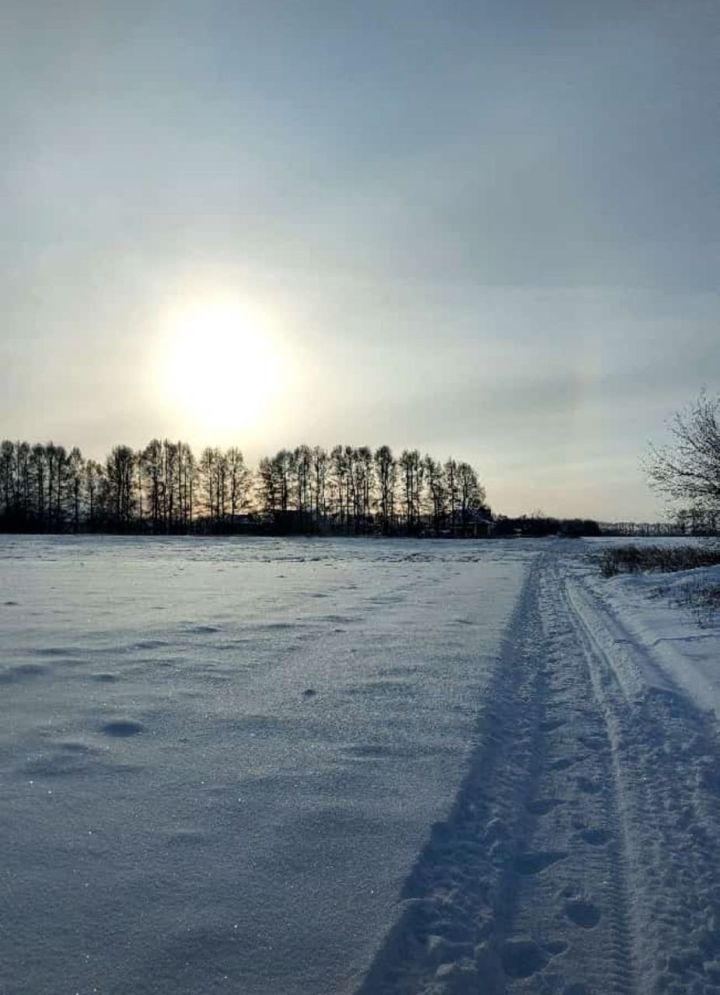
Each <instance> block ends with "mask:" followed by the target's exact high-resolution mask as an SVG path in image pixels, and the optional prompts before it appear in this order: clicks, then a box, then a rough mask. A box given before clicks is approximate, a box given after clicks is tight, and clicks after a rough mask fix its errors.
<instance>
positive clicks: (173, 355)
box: [160, 299, 283, 441]
mask: <svg viewBox="0 0 720 995" xmlns="http://www.w3.org/2000/svg"><path fill="white" fill-rule="evenodd" d="M160 363H161V366H162V370H163V373H162V380H163V383H164V387H165V393H166V396H167V400H168V401H169V402H170V404H171V405H172V406H173V408H175V409H176V410H177V411H179V412H181V413H182V415H183V420H185V421H191V422H192V424H193V425H194V426H195V427H197V428H199V429H201V430H203V431H204V432H207V433H215V435H216V436H217V438H218V440H219V441H220V440H221V438H222V436H224V435H226V434H228V433H231V432H235V431H238V430H243V429H244V430H248V429H251V428H252V427H253V426H254V425H255V424H256V423H257V422H259V420H260V419H261V418H262V417H263V416H264V415H266V413H267V411H268V409H269V407H270V406H271V405H272V402H273V400H274V399H275V398H277V396H278V395H279V393H280V391H281V387H282V382H283V362H282V353H281V350H280V347H279V345H278V344H277V342H276V341H274V339H273V337H272V336H271V335H270V333H269V332H268V330H267V329H266V328H265V327H264V325H263V320H262V318H261V317H259V316H258V315H255V314H253V313H252V311H251V310H250V309H249V308H248V307H247V306H243V305H241V304H240V303H238V302H236V301H234V300H226V299H221V300H203V301H199V302H197V303H195V304H193V305H191V306H186V307H184V308H183V309H182V310H180V311H178V312H177V313H176V314H174V315H173V316H172V318H171V319H170V320H169V321H168V322H167V326H166V332H165V335H164V337H163V344H162V353H161V357H160Z"/></svg>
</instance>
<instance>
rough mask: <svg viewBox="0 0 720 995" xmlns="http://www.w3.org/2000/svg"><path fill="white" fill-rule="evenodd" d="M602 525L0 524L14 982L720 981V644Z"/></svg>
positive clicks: (318, 992)
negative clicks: (296, 529) (589, 528)
mask: <svg viewBox="0 0 720 995" xmlns="http://www.w3.org/2000/svg"><path fill="white" fill-rule="evenodd" d="M591 548H593V547H592V546H591V544H587V543H582V542H576V543H572V542H565V541H547V542H523V541H517V540H510V541H507V542H489V543H487V542H486V543H483V542H478V543H455V544H453V543H446V542H438V543H435V542H422V543H421V542H418V543H415V542H405V541H402V542H396V543H392V542H382V541H348V542H326V541H309V540H307V541H267V540H254V541H244V542H237V541H227V542H225V541H208V542H205V541H190V540H167V541H157V542H148V541H144V542H143V541H138V540H134V539H106V540H98V539H79V540H74V539H67V538H66V539H40V538H4V539H1V540H0V558H1V559H0V585H2V586H1V587H0V625H1V626H2V649H1V650H0V693H1V694H2V724H1V725H0V774H1V776H2V798H3V804H2V807H1V808H0V848H1V850H0V852H2V855H3V857H2V860H3V863H2V867H3V872H2V879H1V880H2V889H0V924H1V928H0V991H2V993H3V995H5V993H7V995H63V993H65V992H68V993H70V995H74V993H80V995H89V993H92V992H101V993H104V995H129V993H132V995H149V993H153V995H206V993H208V995H210V993H213V992H216V991H223V992H232V993H234V995H240V993H242V995H260V993H262V995H270V993H273V995H286V993H287V995H290V993H293V995H294V993H301V992H302V993H304V995H326V993H327V995H329V993H356V995H385V993H387V995H401V993H405V995H410V993H418V995H420V993H424V995H469V993H473V995H480V993H489V995H500V993H509V995H511V993H515V992H518V993H520V992H533V993H539V995H543V993H547V995H550V993H558V995H591V993H592V995H606V993H619V995H622V993H625V995H646V993H647V995H650V993H656V992H657V993H660V992H668V993H675V995H681V993H682V995H711V993H720V866H718V860H717V855H718V853H719V852H720V849H719V845H720V749H719V747H718V741H717V716H716V711H717V708H718V702H719V701H720V691H719V690H718V689H719V687H720V684H719V682H718V681H717V679H716V675H715V665H716V666H717V667H718V668H720V637H719V636H718V633H717V632H715V631H713V630H711V629H700V628H699V627H698V626H697V624H696V622H695V620H694V618H693V616H692V613H690V612H688V611H686V610H684V609H682V608H680V607H678V606H675V605H673V604H672V603H671V602H670V601H669V600H668V599H667V598H664V597H663V598H658V597H653V598H649V597H648V596H647V593H648V592H647V590H646V588H647V583H646V582H644V581H643V580H642V579H638V578H631V579H625V578H615V579H613V580H612V581H604V580H602V579H601V578H599V577H597V576H596V575H595V574H594V572H593V570H592V567H591V565H590V564H589V563H588V561H587V559H586V554H587V552H588V550H589V549H591ZM676 583H680V581H676ZM713 709H715V711H713Z"/></svg>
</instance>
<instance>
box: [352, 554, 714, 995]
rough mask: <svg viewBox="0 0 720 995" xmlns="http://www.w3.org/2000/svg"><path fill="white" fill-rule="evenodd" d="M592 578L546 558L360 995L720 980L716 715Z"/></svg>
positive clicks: (572, 564) (636, 992) (687, 986)
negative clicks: (451, 793)
mask: <svg viewBox="0 0 720 995" xmlns="http://www.w3.org/2000/svg"><path fill="white" fill-rule="evenodd" d="M586 574H587V568H586V567H585V568H579V567H578V563H577V560H576V559H574V558H573V557H567V556H564V555H554V554H548V553H545V554H543V555H541V556H539V557H538V559H537V560H536V561H535V563H534V564H533V567H532V569H531V572H530V577H529V579H528V583H527V585H526V587H525V589H524V592H523V595H522V598H521V600H520V603H519V604H518V607H517V609H516V612H515V616H514V618H513V620H512V623H511V625H510V627H509V630H508V639H507V641H506V643H505V650H504V653H503V660H502V664H501V666H499V667H498V668H497V670H496V676H495V681H494V684H493V687H492V689H491V693H490V694H489V695H488V698H487V701H488V704H487V706H486V707H485V708H484V710H483V712H482V719H481V729H482V733H481V742H480V744H479V746H478V748H477V750H476V752H475V754H474V757H473V758H472V761H471V764H470V768H469V771H468V774H467V776H466V778H465V781H464V782H463V785H462V787H461V789H460V791H459V794H458V797H457V800H456V802H455V805H454V807H453V811H452V813H451V815H450V818H449V819H448V820H447V821H446V822H445V823H444V824H443V825H440V826H436V827H435V829H434V832H433V836H432V838H431V840H430V842H429V843H428V845H427V846H426V848H425V849H424V851H423V852H422V854H421V855H420V857H419V859H418V861H417V863H416V866H415V869H414V871H413V873H412V875H411V876H410V877H409V878H408V880H407V882H406V884H405V888H404V894H403V897H404V899H405V900H406V905H405V909H404V912H403V915H402V917H401V918H400V920H399V921H398V923H397V924H396V926H395V928H394V929H393V931H392V932H391V934H390V935H389V937H388V939H387V941H386V943H385V945H384V947H383V948H382V950H381V951H380V952H379V954H378V955H377V957H376V959H375V963H374V966H373V968H372V970H371V971H370V972H369V974H368V976H367V977H366V979H365V983H364V984H363V985H362V986H361V987H360V989H359V991H360V993H362V995H371V993H373V995H374V993H378V995H381V993H399V992H408V993H409V992H417V993H420V992H422V993H427V995H430V993H432V995H441V993H447V995H450V993H463V995H464V993H471V992H472V993H478V992H482V993H491V995H496V993H502V992H508V993H511V992H534V993H548V995H549V993H562V995H590V993H598V995H599V993H610V992H615V993H623V995H640V993H643V995H645V993H648V995H650V993H656V992H673V993H676V995H680V993H683V995H701V993H706V995H709V993H715V992H720V865H719V863H718V854H719V853H720V847H719V845H720V749H719V747H718V739H717V727H716V724H715V721H714V719H712V718H711V717H710V714H709V713H705V712H703V711H702V710H699V709H698V708H696V707H694V706H693V705H692V704H691V703H690V701H689V700H688V699H686V698H684V697H683V696H682V695H681V694H680V693H679V691H678V690H677V688H676V687H675V686H674V685H673V683H672V682H671V680H670V679H669V677H668V675H667V673H666V672H665V671H664V670H663V669H662V668H661V666H660V660H659V658H658V659H653V658H652V656H651V654H650V653H649V652H648V651H647V649H646V648H642V647H641V646H640V645H639V644H638V642H637V641H636V640H634V639H632V638H631V637H630V636H629V634H628V632H627V630H625V629H623V627H622V625H621V624H620V622H619V620H618V619H617V618H616V617H613V616H612V615H611V614H610V613H609V612H608V610H607V606H606V604H605V603H604V602H603V601H602V600H600V599H599V597H598V595H597V593H596V590H593V588H595V589H596V588H597V585H596V584H593V583H592V582H591V583H588V582H587V578H586V576H585V575H586ZM719 662H720V660H719Z"/></svg>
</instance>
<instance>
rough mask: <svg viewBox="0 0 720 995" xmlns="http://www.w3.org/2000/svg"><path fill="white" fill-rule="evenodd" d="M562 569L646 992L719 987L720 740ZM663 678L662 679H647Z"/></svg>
mask: <svg viewBox="0 0 720 995" xmlns="http://www.w3.org/2000/svg"><path fill="white" fill-rule="evenodd" d="M555 569H556V583H557V585H558V587H559V588H562V590H563V592H564V595H563V596H564V597H565V598H566V599H567V601H568V604H569V605H570V606H571V609H572V611H571V612H569V613H568V614H569V617H571V618H572V619H573V625H574V628H575V631H576V633H577V636H578V639H579V641H580V642H581V644H582V645H583V649H584V653H585V657H586V662H587V667H588V673H589V675H590V678H591V682H592V686H593V693H594V696H595V699H596V701H597V703H598V708H599V710H600V711H601V712H602V713H603V715H604V719H605V723H606V726H607V729H608V731H609V735H610V740H611V749H612V756H613V769H614V777H615V781H616V783H617V785H618V795H619V798H620V799H621V806H620V811H619V825H620V828H621V831H622V833H623V835H624V837H625V840H626V845H625V849H626V853H627V854H628V857H629V858H630V859H629V861H628V862H627V887H628V891H629V893H630V894H631V895H632V905H631V910H630V912H631V918H632V920H633V924H634V933H635V956H636V960H637V963H638V968H639V975H638V976H639V987H638V991H639V992H642V993H656V992H657V993H660V992H669V993H673V995H681V993H682V995H687V993H689V995H715V993H720V869H719V868H718V864H717V855H718V853H719V852H720V744H719V743H718V737H717V728H716V725H715V723H714V721H713V720H712V719H711V718H710V717H709V716H708V715H704V714H702V713H701V712H699V711H698V710H697V709H696V708H695V707H694V706H693V705H692V704H691V703H690V702H689V701H688V700H687V699H686V698H685V697H684V696H683V695H681V694H680V693H678V691H677V689H676V688H674V687H673V685H672V684H671V682H669V681H668V679H667V678H666V677H665V676H664V675H662V673H661V671H660V669H659V668H656V667H655V665H654V663H653V661H652V660H651V659H648V657H647V654H646V653H644V652H643V651H642V650H640V648H638V647H637V646H635V645H634V644H633V642H632V640H631V639H630V638H629V635H628V634H627V633H625V632H624V631H623V630H622V627H621V626H620V624H619V623H618V621H617V619H615V618H613V617H612V616H610V615H609V614H608V612H607V609H606V608H605V606H604V605H603V604H602V603H601V602H600V601H599V600H598V599H597V598H596V597H595V596H594V595H593V594H592V592H590V591H589V590H588V589H587V587H586V586H585V585H583V584H582V583H581V582H580V581H579V580H576V579H573V578H572V577H571V576H569V575H568V574H567V572H566V573H565V574H564V576H561V574H560V573H559V572H557V567H556V568H555ZM653 674H655V675H656V676H657V678H658V679H657V682H656V683H655V684H650V685H648V684H647V680H648V677H650V679H652V676H653Z"/></svg>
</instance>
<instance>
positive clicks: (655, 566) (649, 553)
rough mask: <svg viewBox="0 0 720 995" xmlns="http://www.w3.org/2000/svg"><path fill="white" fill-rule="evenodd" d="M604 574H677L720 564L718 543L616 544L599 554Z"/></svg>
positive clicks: (611, 575)
mask: <svg viewBox="0 0 720 995" xmlns="http://www.w3.org/2000/svg"><path fill="white" fill-rule="evenodd" d="M598 559H599V563H600V572H601V574H602V575H603V577H614V576H615V575H616V574H619V573H638V572H640V571H643V572H648V573H674V572H675V571H676V570H693V569H695V568H696V567H712V566H716V565H717V564H720V547H718V546H615V547H614V548H613V549H605V550H603V552H602V553H601V554H600V556H599V558H598Z"/></svg>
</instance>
